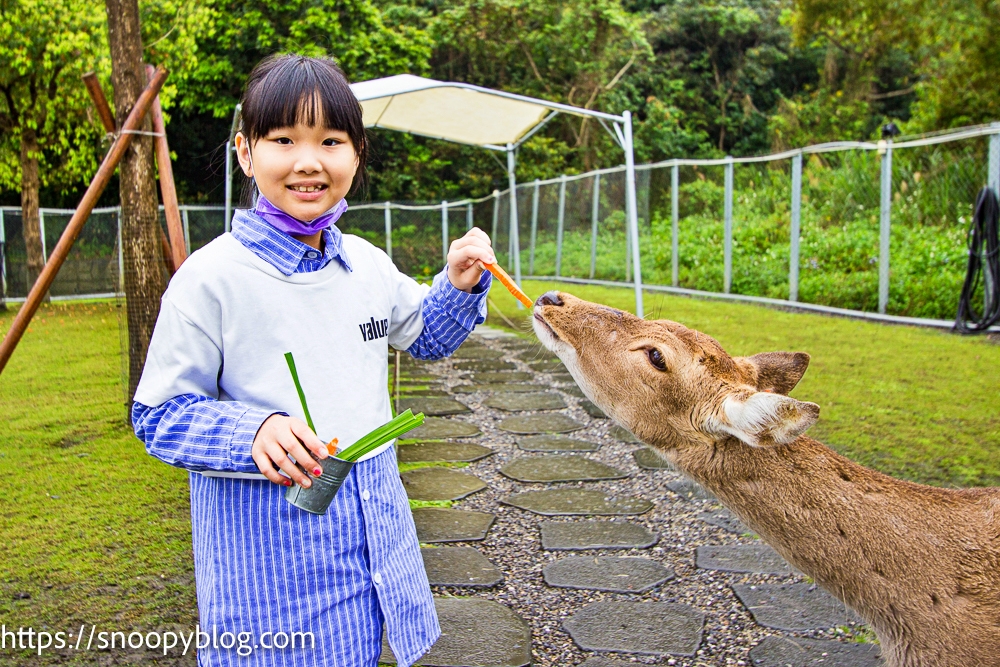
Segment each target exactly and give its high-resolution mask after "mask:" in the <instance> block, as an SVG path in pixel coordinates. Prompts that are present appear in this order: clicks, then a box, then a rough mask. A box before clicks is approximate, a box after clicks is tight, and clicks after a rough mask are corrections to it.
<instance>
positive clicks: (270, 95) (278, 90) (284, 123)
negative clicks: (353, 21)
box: [240, 54, 368, 192]
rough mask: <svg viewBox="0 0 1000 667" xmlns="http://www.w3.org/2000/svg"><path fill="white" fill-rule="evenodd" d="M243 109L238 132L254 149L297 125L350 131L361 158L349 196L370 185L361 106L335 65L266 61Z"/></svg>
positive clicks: (297, 59) (250, 82)
mask: <svg viewBox="0 0 1000 667" xmlns="http://www.w3.org/2000/svg"><path fill="white" fill-rule="evenodd" d="M241 104H242V111H241V123H240V130H241V131H242V132H243V133H244V134H245V135H246V137H247V139H248V140H249V141H250V143H251V145H252V144H253V143H254V142H256V141H257V140H258V139H260V138H262V137H266V136H267V135H268V134H269V133H270V132H272V131H273V130H276V129H280V128H283V127H294V126H295V125H297V124H299V123H304V124H305V125H308V126H309V127H315V126H316V124H317V123H322V124H323V127H324V128H326V129H329V130H338V131H341V132H346V133H347V136H348V137H350V139H351V143H352V144H354V151H355V152H356V153H357V154H358V158H359V168H358V173H357V175H356V176H355V178H354V184H353V186H352V188H351V191H352V192H353V191H355V190H356V189H357V188H358V187H359V186H363V185H365V184H366V182H367V173H366V171H365V165H366V163H367V158H368V141H367V139H366V137H365V126H364V120H363V118H362V112H361V104H360V103H359V102H358V100H357V98H356V97H355V96H354V93H353V92H352V91H351V87H350V84H349V83H348V81H347V77H346V76H344V73H343V71H341V69H340V68H339V67H338V66H337V65H336V63H334V62H333V60H331V59H329V58H309V57H306V56H298V55H292V54H286V55H279V56H271V57H269V58H266V59H264V60H263V61H261V62H260V64H258V65H257V66H256V67H255V68H254V69H253V71H252V72H251V73H250V77H249V78H248V79H247V85H246V89H245V90H244V92H243V98H242V101H241Z"/></svg>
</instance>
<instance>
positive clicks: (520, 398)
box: [483, 391, 566, 412]
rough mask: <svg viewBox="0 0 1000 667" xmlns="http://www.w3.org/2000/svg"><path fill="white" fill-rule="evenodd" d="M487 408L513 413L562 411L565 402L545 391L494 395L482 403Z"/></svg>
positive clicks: (558, 396) (554, 394)
mask: <svg viewBox="0 0 1000 667" xmlns="http://www.w3.org/2000/svg"><path fill="white" fill-rule="evenodd" d="M483 405H485V406H486V407H489V408H497V409H499V410H507V411H508V412H515V411H519V410H562V409H563V408H565V407H566V401H564V400H563V397H562V396H560V395H559V394H556V393H553V392H550V391H547V392H539V393H537V394H509V393H502V394H494V395H493V396H491V397H489V398H487V399H486V400H485V401H483Z"/></svg>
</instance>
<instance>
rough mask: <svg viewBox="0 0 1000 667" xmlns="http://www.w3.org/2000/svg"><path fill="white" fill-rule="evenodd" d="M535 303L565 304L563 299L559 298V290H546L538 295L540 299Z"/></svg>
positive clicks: (547, 304) (540, 304) (546, 304)
mask: <svg viewBox="0 0 1000 667" xmlns="http://www.w3.org/2000/svg"><path fill="white" fill-rule="evenodd" d="M535 303H536V304H538V305H539V306H561V305H563V300H562V299H560V298H559V293H558V292H546V293H545V294H543V295H541V296H540V297H538V301H536V302H535Z"/></svg>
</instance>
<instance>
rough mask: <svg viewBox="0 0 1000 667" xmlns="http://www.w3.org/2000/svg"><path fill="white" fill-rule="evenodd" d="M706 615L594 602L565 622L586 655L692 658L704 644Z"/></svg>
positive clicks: (670, 607)
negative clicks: (627, 654)
mask: <svg viewBox="0 0 1000 667" xmlns="http://www.w3.org/2000/svg"><path fill="white" fill-rule="evenodd" d="M704 625H705V615H704V614H703V613H701V612H700V611H698V610H696V609H694V608H693V607H689V606H688V605H686V604H671V603H668V602H628V601H611V600H606V601H604V602H594V603H593V604H588V605H587V606H586V607H584V608H583V609H581V610H580V611H578V612H576V613H575V614H574V615H573V616H571V617H570V618H568V619H566V621H564V622H563V627H564V628H566V631H567V632H569V634H570V636H572V637H573V641H575V642H576V643H577V645H578V646H579V647H580V648H582V649H584V650H586V651H619V652H622V653H640V654H644V655H656V656H666V655H683V656H692V655H694V654H695V651H697V650H698V646H699V645H700V644H701V635H702V628H703V626H704Z"/></svg>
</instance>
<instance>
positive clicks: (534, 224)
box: [528, 178, 538, 276]
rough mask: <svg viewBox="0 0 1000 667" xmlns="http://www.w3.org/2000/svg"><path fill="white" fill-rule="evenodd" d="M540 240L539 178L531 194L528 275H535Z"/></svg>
mask: <svg viewBox="0 0 1000 667" xmlns="http://www.w3.org/2000/svg"><path fill="white" fill-rule="evenodd" d="M537 241H538V179H537V178H536V179H535V189H534V191H533V192H532V194H531V246H530V248H529V249H528V275H529V276H533V275H535V243H536V242H537Z"/></svg>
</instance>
